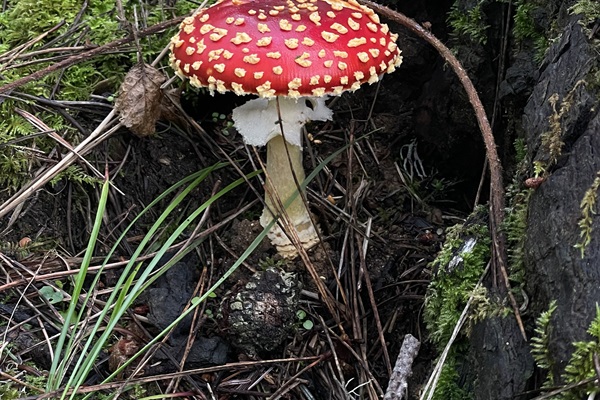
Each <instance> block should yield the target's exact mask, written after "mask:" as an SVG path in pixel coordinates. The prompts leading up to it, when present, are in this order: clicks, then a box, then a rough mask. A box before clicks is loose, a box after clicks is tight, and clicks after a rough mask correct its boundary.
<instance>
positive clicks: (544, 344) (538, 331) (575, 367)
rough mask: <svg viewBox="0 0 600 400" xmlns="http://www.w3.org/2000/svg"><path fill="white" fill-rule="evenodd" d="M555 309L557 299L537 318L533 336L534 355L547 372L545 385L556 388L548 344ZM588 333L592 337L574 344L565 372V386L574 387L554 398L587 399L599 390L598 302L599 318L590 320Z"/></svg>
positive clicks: (540, 366)
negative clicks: (596, 361) (597, 366)
mask: <svg viewBox="0 0 600 400" xmlns="http://www.w3.org/2000/svg"><path fill="white" fill-rule="evenodd" d="M556 309H557V305H556V301H553V302H551V303H550V307H549V309H548V310H547V311H545V312H543V313H542V314H541V315H540V316H539V318H538V319H537V321H536V328H535V336H534V337H533V338H532V339H531V342H532V350H531V353H532V355H533V358H534V360H535V362H536V364H537V366H538V367H539V368H541V369H542V370H545V371H547V373H548V376H547V378H546V381H545V382H544V385H543V387H545V388H550V387H553V388H554V382H555V377H554V376H553V375H552V373H551V370H552V367H553V362H552V359H551V356H550V352H549V350H548V346H549V337H550V333H551V328H552V325H551V323H550V322H551V318H552V315H553V313H554V312H555V311H556ZM587 333H588V334H589V335H590V340H587V341H579V342H575V343H573V347H574V348H575V351H574V352H573V354H572V356H571V359H570V360H569V363H568V364H567V366H566V367H565V371H564V373H563V375H562V380H563V381H564V383H565V386H569V385H572V386H573V387H572V388H570V389H569V390H565V391H562V392H560V393H558V394H557V395H556V396H555V397H553V399H561V400H579V399H585V398H588V395H590V394H591V393H598V387H597V385H596V384H595V382H594V378H596V377H597V372H596V367H595V364H594V357H597V356H598V354H600V307H598V305H597V304H596V317H595V318H594V319H593V320H592V322H591V323H590V326H589V328H588V330H587ZM586 382H587V383H586Z"/></svg>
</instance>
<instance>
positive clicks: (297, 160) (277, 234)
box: [260, 136, 319, 258]
mask: <svg viewBox="0 0 600 400" xmlns="http://www.w3.org/2000/svg"><path fill="white" fill-rule="evenodd" d="M266 173H267V176H268V179H267V183H266V185H265V189H266V195H265V204H266V207H265V210H264V211H263V214H262V216H261V218H260V223H261V225H262V226H263V227H265V226H267V225H269V224H270V223H271V222H272V221H273V218H274V215H283V214H284V213H285V215H286V219H285V220H287V221H289V222H290V225H291V227H293V228H294V229H295V231H296V233H297V235H298V238H299V239H300V243H302V247H304V248H310V247H312V246H314V245H315V244H316V243H317V242H318V241H319V236H318V235H317V230H316V228H315V227H314V225H313V223H312V220H311V217H310V214H309V212H308V209H307V208H306V204H305V203H304V198H303V197H304V196H303V193H304V191H303V190H302V189H299V188H298V185H299V184H301V183H302V182H303V181H304V179H305V175H304V168H303V166H302V148H301V147H299V146H294V145H292V144H289V143H286V142H285V140H284V139H283V138H282V137H281V136H276V137H274V138H273V139H271V140H269V143H268V144H267V165H266ZM282 206H284V207H285V211H284V209H283V208H282ZM283 222H284V221H283V218H282V219H281V220H280V221H279V223H278V224H276V225H274V226H273V227H272V228H271V231H270V232H269V238H270V239H271V242H272V243H273V245H274V246H275V247H277V251H278V252H279V254H280V255H281V256H283V257H284V258H294V257H296V255H298V251H297V250H296V248H295V246H294V244H293V243H292V241H291V240H290V239H289V234H290V233H292V232H287V233H288V234H287V235H286V232H285V231H284V229H283V228H282V226H284V227H285V226H286V225H285V224H284V223H283ZM286 229H287V228H286Z"/></svg>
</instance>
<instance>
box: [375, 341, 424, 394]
mask: <svg viewBox="0 0 600 400" xmlns="http://www.w3.org/2000/svg"><path fill="white" fill-rule="evenodd" d="M420 346H421V342H419V341H418V340H417V338H415V337H414V336H413V335H411V334H407V335H406V336H404V341H403V342H402V347H401V348H400V353H399V354H398V358H397V359H396V365H394V371H393V372H392V375H391V376H390V382H389V384H388V388H387V390H386V392H385V395H384V396H383V400H401V399H403V398H407V397H408V396H407V393H406V392H407V389H408V382H407V380H408V377H409V376H411V375H412V364H413V362H414V360H415V358H416V357H417V354H418V353H419V347H420Z"/></svg>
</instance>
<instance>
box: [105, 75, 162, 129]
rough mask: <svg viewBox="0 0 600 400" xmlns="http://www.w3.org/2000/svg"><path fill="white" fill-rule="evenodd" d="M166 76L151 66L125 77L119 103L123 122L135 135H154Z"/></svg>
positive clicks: (117, 104) (118, 108) (118, 106)
mask: <svg viewBox="0 0 600 400" xmlns="http://www.w3.org/2000/svg"><path fill="white" fill-rule="evenodd" d="M165 80H166V78H165V76H164V74H162V73H161V72H159V71H158V70H157V69H156V68H154V67H152V66H150V65H148V64H138V65H136V66H135V67H133V68H131V70H130V71H129V72H128V73H127V75H126V76H125V80H124V81H123V84H122V85H121V89H120V90H119V97H118V98H117V101H116V103H115V110H116V111H117V112H118V113H119V118H120V120H121V122H122V123H123V124H124V125H125V126H126V127H127V128H129V129H130V130H131V132H133V133H134V134H135V135H137V136H140V137H144V136H149V135H152V134H154V132H155V131H156V121H157V120H158V118H159V117H160V105H161V102H162V98H163V92H162V90H161V89H160V85H162V84H163V83H164V82H165Z"/></svg>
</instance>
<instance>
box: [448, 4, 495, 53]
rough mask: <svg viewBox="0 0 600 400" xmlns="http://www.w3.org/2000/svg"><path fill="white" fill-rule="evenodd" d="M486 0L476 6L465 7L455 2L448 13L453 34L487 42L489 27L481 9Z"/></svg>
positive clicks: (479, 42) (478, 41)
mask: <svg viewBox="0 0 600 400" xmlns="http://www.w3.org/2000/svg"><path fill="white" fill-rule="evenodd" d="M485 2H486V0H480V1H479V2H478V3H477V4H476V5H475V6H474V7H472V8H470V9H463V8H461V6H460V5H459V3H458V2H455V3H454V4H453V5H452V7H451V9H450V12H449V13H448V23H449V24H450V26H451V27H452V30H453V34H454V35H456V36H460V37H463V38H466V39H468V40H471V41H473V42H475V43H477V44H482V45H483V44H486V43H487V29H488V28H489V25H488V24H486V22H485V18H484V15H483V13H482V11H481V7H482V5H483V4H484V3H485Z"/></svg>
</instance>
